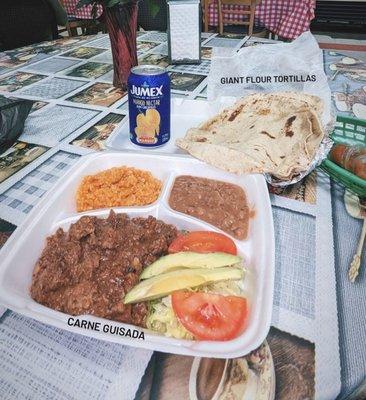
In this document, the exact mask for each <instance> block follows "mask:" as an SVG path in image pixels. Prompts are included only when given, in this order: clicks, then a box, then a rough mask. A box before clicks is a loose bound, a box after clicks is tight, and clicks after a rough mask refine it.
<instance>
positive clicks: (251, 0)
mask: <svg viewBox="0 0 366 400" xmlns="http://www.w3.org/2000/svg"><path fill="white" fill-rule="evenodd" d="M206 1H207V0H206ZM256 4H257V0H218V8H219V32H220V35H222V34H223V33H224V25H225V23H227V24H230V25H246V26H248V35H249V36H251V35H252V34H253V27H254V13H255V6H256ZM227 5H236V6H247V8H245V9H243V10H229V9H227V8H226V9H225V8H224V6H227ZM225 14H234V15H243V16H247V15H249V20H243V21H232V20H230V19H225V17H224V15H225Z"/></svg>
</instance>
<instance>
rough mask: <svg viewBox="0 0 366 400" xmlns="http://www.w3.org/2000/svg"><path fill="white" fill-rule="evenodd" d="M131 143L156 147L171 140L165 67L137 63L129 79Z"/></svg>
mask: <svg viewBox="0 0 366 400" xmlns="http://www.w3.org/2000/svg"><path fill="white" fill-rule="evenodd" d="M128 108H129V117H130V139H131V142H132V143H134V144H136V145H138V146H143V147H158V146H161V145H163V144H165V143H167V142H168V141H169V139H170V78H169V75H168V74H167V72H166V71H165V68H162V67H158V66H155V65H139V66H137V67H134V68H132V69H131V73H130V76H129V78H128Z"/></svg>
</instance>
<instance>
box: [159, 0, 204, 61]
mask: <svg viewBox="0 0 366 400" xmlns="http://www.w3.org/2000/svg"><path fill="white" fill-rule="evenodd" d="M167 4H168V54H169V60H170V63H171V64H199V63H200V62H201V3H200V1H199V0H168V2H167Z"/></svg>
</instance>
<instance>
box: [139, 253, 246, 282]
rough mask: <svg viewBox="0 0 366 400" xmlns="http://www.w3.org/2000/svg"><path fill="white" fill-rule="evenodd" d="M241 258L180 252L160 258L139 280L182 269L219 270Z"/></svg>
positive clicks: (229, 255) (225, 254) (219, 254)
mask: <svg viewBox="0 0 366 400" xmlns="http://www.w3.org/2000/svg"><path fill="white" fill-rule="evenodd" d="M240 261H241V258H240V257H238V256H234V255H232V254H227V253H219V252H216V253H196V252H193V251H181V252H179V253H174V254H169V255H167V256H164V257H160V258H159V259H158V260H156V261H155V262H153V263H152V264H151V265H149V266H148V267H147V268H145V270H144V271H143V272H142V274H141V275H140V279H147V278H151V277H152V276H155V275H159V274H164V273H166V272H170V271H173V270H176V269H182V268H208V269H213V268H220V267H225V266H227V265H233V264H237V263H239V262H240Z"/></svg>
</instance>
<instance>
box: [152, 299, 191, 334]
mask: <svg viewBox="0 0 366 400" xmlns="http://www.w3.org/2000/svg"><path fill="white" fill-rule="evenodd" d="M146 326H147V328H148V329H151V330H153V331H156V332H160V333H163V334H164V335H165V336H169V337H174V338H176V339H193V335H192V334H191V333H189V332H188V331H187V329H185V328H184V326H183V325H182V324H181V323H180V322H179V320H178V318H177V317H176V316H175V313H174V311H173V307H172V302H171V296H167V297H163V298H162V299H157V300H153V301H150V303H149V314H148V317H147V320H146Z"/></svg>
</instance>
